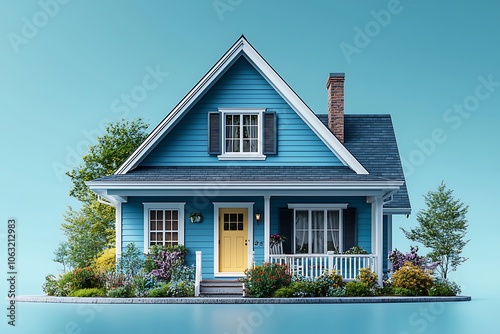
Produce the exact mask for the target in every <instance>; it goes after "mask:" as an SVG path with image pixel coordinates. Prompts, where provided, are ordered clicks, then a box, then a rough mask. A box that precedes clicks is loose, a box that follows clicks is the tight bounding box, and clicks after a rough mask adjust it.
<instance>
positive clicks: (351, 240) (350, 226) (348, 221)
mask: <svg viewBox="0 0 500 334" xmlns="http://www.w3.org/2000/svg"><path fill="white" fill-rule="evenodd" d="M343 218H344V249H343V250H342V251H344V252H345V251H346V250H348V249H349V248H351V247H353V246H356V244H357V240H356V239H357V238H356V232H357V231H356V208H347V209H344V212H343Z"/></svg>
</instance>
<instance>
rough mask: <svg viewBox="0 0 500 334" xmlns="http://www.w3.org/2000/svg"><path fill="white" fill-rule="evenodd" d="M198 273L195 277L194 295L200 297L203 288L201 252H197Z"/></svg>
mask: <svg viewBox="0 0 500 334" xmlns="http://www.w3.org/2000/svg"><path fill="white" fill-rule="evenodd" d="M195 253H196V273H195V275H194V295H195V296H196V297H198V296H199V295H200V286H201V277H202V276H201V273H202V271H201V269H202V268H201V251H196V252H195Z"/></svg>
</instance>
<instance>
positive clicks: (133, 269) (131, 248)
mask: <svg viewBox="0 0 500 334" xmlns="http://www.w3.org/2000/svg"><path fill="white" fill-rule="evenodd" d="M143 257H144V254H143V253H142V252H141V251H140V250H139V248H137V246H136V244H135V243H130V244H128V245H127V247H126V249H125V251H124V252H122V254H121V256H120V259H119V260H118V262H117V264H116V271H117V273H118V274H120V275H123V276H124V277H125V280H126V281H128V282H130V281H132V279H133V277H134V276H136V275H137V274H138V273H139V272H140V271H141V270H143V269H144V258H143Z"/></svg>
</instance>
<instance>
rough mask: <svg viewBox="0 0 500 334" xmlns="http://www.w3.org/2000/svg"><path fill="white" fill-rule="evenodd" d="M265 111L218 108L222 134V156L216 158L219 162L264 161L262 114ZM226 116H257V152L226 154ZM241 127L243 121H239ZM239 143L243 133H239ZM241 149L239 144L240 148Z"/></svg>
mask: <svg viewBox="0 0 500 334" xmlns="http://www.w3.org/2000/svg"><path fill="white" fill-rule="evenodd" d="M265 111H266V109H263V108H255V109H253V108H242V109H238V108H219V112H220V113H221V119H222V124H221V134H222V154H220V155H218V156H217V158H218V159H219V160H265V159H266V156H265V155H264V154H262V152H263V147H262V145H263V142H264V140H263V139H264V138H263V136H264V130H263V129H264V127H263V120H264V118H263V116H262V114H263V113H264V112H265ZM226 115H257V127H258V132H259V137H258V138H257V147H258V151H257V152H230V153H226V122H225V118H226ZM240 122H241V124H240V125H241V126H243V120H242V119H241V120H240ZM240 135H241V138H240V141H241V142H242V141H243V132H242V131H240ZM242 147H243V144H242V143H241V146H240V148H242Z"/></svg>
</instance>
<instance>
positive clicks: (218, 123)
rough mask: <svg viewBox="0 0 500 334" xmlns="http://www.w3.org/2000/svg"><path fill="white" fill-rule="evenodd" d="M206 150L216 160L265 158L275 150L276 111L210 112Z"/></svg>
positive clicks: (237, 110)
mask: <svg viewBox="0 0 500 334" xmlns="http://www.w3.org/2000/svg"><path fill="white" fill-rule="evenodd" d="M208 146H209V154H217V157H218V159H219V160H265V159H266V154H276V114H275V113H274V112H266V110H265V109H219V112H217V113H215V112H212V113H209V145H208Z"/></svg>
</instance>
